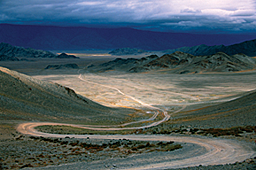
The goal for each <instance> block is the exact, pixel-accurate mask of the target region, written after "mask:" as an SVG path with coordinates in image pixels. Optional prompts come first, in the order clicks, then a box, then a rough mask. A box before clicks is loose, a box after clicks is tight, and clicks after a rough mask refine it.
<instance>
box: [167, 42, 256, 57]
mask: <svg viewBox="0 0 256 170" xmlns="http://www.w3.org/2000/svg"><path fill="white" fill-rule="evenodd" d="M176 51H181V52H185V53H189V54H192V55H213V54H215V53H217V52H224V53H226V54H228V55H234V54H239V53H243V54H246V55H248V56H256V39H255V40H251V41H245V42H242V43H238V44H233V45H229V46H224V45H215V46H207V45H205V44H202V45H198V46H193V47H182V48H177V49H172V50H166V51H164V52H165V53H169V54H170V53H173V52H176Z"/></svg>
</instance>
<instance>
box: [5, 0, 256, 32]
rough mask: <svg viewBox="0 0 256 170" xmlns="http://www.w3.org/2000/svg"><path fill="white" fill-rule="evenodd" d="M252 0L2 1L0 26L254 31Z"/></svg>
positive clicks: (254, 18)
mask: <svg viewBox="0 0 256 170" xmlns="http://www.w3.org/2000/svg"><path fill="white" fill-rule="evenodd" d="M255 20H256V15H255V2H254V1H253V0H244V1H242V2H241V1H240V0H225V1H223V0H214V1H201V0H193V1H192V0H179V1H177V0H158V1H154V0H147V1H146V0H102V1H99V0H88V1H84V0H72V1H70V0H58V1H54V0H51V1H50V0H26V1H20V0H11V1H10V0H2V1H0V23H20V24H52V25H87V26H88V25H99V26H109V25H114V26H132V27H136V28H140V29H152V30H162V31H168V30H214V29H216V30H217V29H218V30H223V31H244V30H249V31H252V30H255V22H254V21H255Z"/></svg>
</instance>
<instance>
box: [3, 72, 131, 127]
mask: <svg viewBox="0 0 256 170" xmlns="http://www.w3.org/2000/svg"><path fill="white" fill-rule="evenodd" d="M0 80H1V81H0V119H1V120H6V121H7V120H27V121H28V120H35V121H36V120H37V121H57V122H66V121H72V122H77V123H89V124H90V122H91V121H92V120H93V121H94V122H97V121H100V122H102V121H108V120H109V119H110V116H109V115H112V116H111V119H112V120H115V119H116V117H115V115H118V116H124V114H125V113H126V111H127V110H128V109H122V110H121V111H120V110H119V109H112V108H108V107H105V106H102V105H99V104H97V103H95V102H93V101H91V100H89V99H87V98H85V97H82V96H80V95H78V94H76V93H75V92H74V91H73V90H72V89H70V88H68V87H64V86H61V85H59V84H52V83H47V82H43V81H39V80H37V79H33V78H31V77H29V76H26V75H24V74H20V73H18V72H15V71H11V70H9V69H6V68H3V67H0ZM115 113H116V114H115ZM98 116H99V117H101V119H96V120H94V118H97V117H98Z"/></svg>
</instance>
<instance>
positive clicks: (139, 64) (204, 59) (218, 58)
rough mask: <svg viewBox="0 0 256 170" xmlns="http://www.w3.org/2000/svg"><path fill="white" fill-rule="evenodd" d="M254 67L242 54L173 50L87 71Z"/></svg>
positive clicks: (245, 68) (198, 71)
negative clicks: (158, 55) (160, 55)
mask: <svg viewBox="0 0 256 170" xmlns="http://www.w3.org/2000/svg"><path fill="white" fill-rule="evenodd" d="M254 68H255V62H254V60H253V59H252V58H250V57H248V56H246V55H244V54H236V55H233V56H229V55H227V54H225V53H222V52H218V53H216V54H214V55H208V56H194V55H191V54H188V53H183V52H175V53H172V54H165V55H163V56H162V57H160V58H159V57H157V56H149V57H146V58H141V59H134V58H129V59H120V58H117V59H115V60H113V61H110V62H107V63H103V64H101V65H99V66H90V67H88V68H87V69H88V70H89V71H98V72H104V71H113V70H117V71H126V72H145V71H152V70H168V71H170V72H172V73H179V74H184V73H200V72H234V71H242V70H250V69H254Z"/></svg>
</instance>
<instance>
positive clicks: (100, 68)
mask: <svg viewBox="0 0 256 170" xmlns="http://www.w3.org/2000/svg"><path fill="white" fill-rule="evenodd" d="M157 58H158V56H157V55H151V56H148V57H143V58H141V59H136V58H128V59H122V58H116V59H115V60H113V61H109V62H106V63H103V64H100V65H90V66H88V67H87V68H86V70H87V71H90V72H105V71H130V70H131V69H132V68H133V67H134V66H138V67H139V66H143V65H145V64H148V63H149V62H151V61H153V60H155V59H157Z"/></svg>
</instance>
